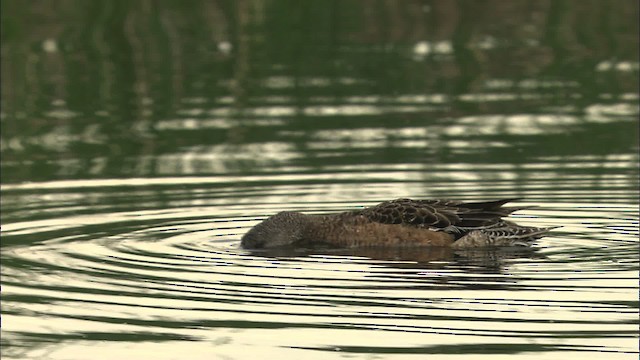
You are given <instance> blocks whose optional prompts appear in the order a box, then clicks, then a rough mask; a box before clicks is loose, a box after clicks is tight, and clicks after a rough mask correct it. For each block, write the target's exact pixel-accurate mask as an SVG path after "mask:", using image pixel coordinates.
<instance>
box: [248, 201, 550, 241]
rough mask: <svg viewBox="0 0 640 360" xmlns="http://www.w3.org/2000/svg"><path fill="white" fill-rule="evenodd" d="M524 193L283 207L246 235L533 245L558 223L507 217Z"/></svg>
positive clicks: (281, 238)
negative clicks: (342, 207) (307, 209)
mask: <svg viewBox="0 0 640 360" xmlns="http://www.w3.org/2000/svg"><path fill="white" fill-rule="evenodd" d="M517 200H521V199H519V198H513V199H501V200H493V201H478V202H467V201H459V200H444V199H431V200H412V199H408V198H400V199H395V200H390V201H384V202H382V203H380V204H377V205H375V206H371V207H367V208H363V209H359V210H351V211H344V212H339V213H329V214H304V213H301V212H297V211H282V212H279V213H277V214H275V215H273V216H270V217H268V218H267V219H266V220H264V221H262V222H260V223H259V224H257V225H256V226H254V227H253V228H251V229H250V230H249V231H248V232H247V233H245V234H244V236H242V239H241V242H240V245H241V247H242V248H244V249H270V248H281V247H289V248H327V247H328V248H363V247H449V248H452V249H477V248H499V247H530V246H531V245H532V244H533V243H534V241H535V240H537V239H540V238H542V237H543V236H545V235H547V234H548V232H549V231H551V230H553V229H555V228H557V226H556V227H533V226H522V225H518V224H516V223H515V222H513V221H510V220H506V219H504V217H507V216H508V215H510V214H511V213H513V212H515V211H517V210H522V209H526V208H529V207H506V206H504V205H505V204H507V203H509V202H513V201H517Z"/></svg>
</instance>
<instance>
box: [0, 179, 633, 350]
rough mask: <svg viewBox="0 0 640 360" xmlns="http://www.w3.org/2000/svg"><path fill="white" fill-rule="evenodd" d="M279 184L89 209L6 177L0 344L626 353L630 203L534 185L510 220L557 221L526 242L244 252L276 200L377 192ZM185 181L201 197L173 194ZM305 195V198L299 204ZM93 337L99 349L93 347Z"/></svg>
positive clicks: (279, 206)
mask: <svg viewBox="0 0 640 360" xmlns="http://www.w3.org/2000/svg"><path fill="white" fill-rule="evenodd" d="M450 185H451V184H450ZM453 185H455V184H453ZM345 187H346V188H348V187H349V186H348V185H345ZM381 188H383V189H384V188H385V187H381ZM5 190H6V188H5ZM287 190H289V192H290V191H291V190H293V192H294V193H299V194H300V197H299V199H300V202H299V203H289V204H287V205H283V203H284V202H283V199H284V197H285V196H286V195H284V193H286V192H287V191H283V189H278V188H274V189H273V193H272V194H271V195H264V194H263V196H254V197H253V198H252V205H251V206H250V207H249V206H247V205H245V203H246V200H237V201H235V203H234V201H229V203H226V204H223V203H218V201H219V200H218V199H220V198H219V197H218V194H219V191H220V190H219V189H218V190H204V189H203V188H196V189H189V190H188V191H189V192H190V194H187V193H185V192H181V191H180V190H177V189H174V190H173V192H167V193H169V195H167V197H166V199H165V200H166V203H165V204H163V205H162V206H158V205H157V204H154V203H153V201H155V200H153V199H155V197H152V196H150V195H149V193H147V192H145V191H142V190H139V189H137V188H134V189H132V190H131V191H130V192H129V194H128V196H129V197H130V198H131V201H132V202H135V201H138V202H139V208H140V210H128V211H123V210H122V209H118V208H117V206H115V205H109V202H108V201H104V200H100V202H102V203H104V204H105V205H104V206H98V207H94V208H93V211H89V209H88V208H85V207H83V205H82V204H83V203H81V202H80V200H81V199H82V200H83V201H86V197H83V196H76V195H77V194H82V193H83V192H84V190H83V189H78V188H66V189H61V190H60V189H59V190H57V191H60V193H59V195H58V196H56V195H55V193H53V194H51V191H52V189H48V190H46V191H47V192H49V193H48V194H44V190H36V189H35V188H27V189H25V188H16V189H9V191H7V192H6V193H5V195H6V196H5V198H7V199H8V200H9V203H8V205H7V204H5V206H6V209H9V210H11V203H12V201H13V202H14V203H18V202H19V201H18V200H19V199H20V198H22V199H24V198H25V197H29V198H30V201H31V204H32V210H31V211H32V214H33V213H34V212H35V216H33V217H32V218H30V219H25V220H22V221H20V217H21V215H20V214H19V213H16V212H12V213H11V215H13V216H14V218H11V219H13V221H12V222H9V223H7V224H5V225H4V226H3V229H2V231H3V252H2V312H3V329H7V328H8V329H10V330H3V336H2V343H3V346H8V349H9V350H7V351H6V352H5V353H4V354H6V356H10V357H14V358H22V359H36V358H42V357H43V356H44V357H46V358H50V359H71V358H74V359H75V358H77V359H80V358H83V355H82V354H86V352H87V351H92V352H93V354H95V355H94V356H92V358H104V359H107V358H113V357H114V356H117V354H118V351H122V352H123V354H124V353H125V352H126V354H128V356H131V354H135V353H136V351H138V350H139V351H141V352H144V353H148V352H149V351H150V349H153V350H152V351H155V352H157V353H158V354H160V355H159V358H176V356H177V354H181V353H185V352H189V353H192V354H194V355H193V356H192V358H205V357H207V356H210V355H218V356H228V357H230V358H234V356H236V355H238V351H243V350H238V349H246V351H247V352H246V354H245V355H248V354H254V355H255V354H261V355H263V356H267V357H269V356H279V357H283V356H304V357H305V358H318V359H320V358H326V357H327V356H331V354H343V355H348V354H351V355H353V356H359V355H364V354H368V353H376V354H387V355H388V356H398V357H403V356H405V355H406V356H411V355H412V354H460V353H465V354H467V356H474V355H475V356H478V357H481V356H483V354H484V355H486V354H491V356H492V357H495V356H499V355H505V356H506V355H509V354H515V353H518V354H520V355H521V356H524V357H526V356H530V357H531V358H536V359H539V358H555V357H556V356H557V354H558V351H562V352H567V353H582V352H584V353H589V354H590V355H589V356H590V357H591V356H592V355H593V354H601V355H602V356H603V358H607V359H612V358H621V359H622V358H629V356H635V355H634V354H637V335H638V333H637V326H638V321H637V312H638V300H637V293H638V285H637V281H636V280H637V278H638V262H637V260H638V240H637V239H638V231H637V226H638V220H637V207H636V206H635V205H634V204H633V203H629V204H625V203H623V202H622V201H618V202H615V203H604V204H603V203H588V202H572V203H567V202H563V201H556V202H551V201H547V202H546V203H545V202H544V200H542V199H536V197H537V196H536V194H535V191H530V193H529V194H528V198H532V200H531V203H527V202H523V203H522V204H523V205H529V204H533V203H536V204H538V205H540V207H539V208H535V209H530V210H526V211H522V212H521V213H519V214H517V215H515V216H516V217H517V218H518V219H517V220H518V221H519V222H521V223H525V224H536V225H539V226H551V225H563V228H561V229H559V230H558V231H556V232H554V234H553V236H550V237H547V238H544V239H542V240H540V241H539V244H538V246H539V249H538V251H536V252H534V253H526V254H508V253H481V254H479V253H453V252H451V251H447V250H433V251H425V252H421V253H415V252H409V251H402V250H384V251H383V250H370V249H369V250H360V251H355V250H352V251H326V252H324V253H304V252H289V253H273V252H271V253H268V252H250V251H247V250H244V249H241V248H239V241H238V240H239V238H240V236H241V235H242V234H243V233H244V232H246V231H247V230H248V229H249V228H250V227H251V226H253V225H255V224H256V223H257V222H258V221H260V219H262V218H264V217H265V216H267V215H269V214H272V213H274V212H277V211H279V210H284V209H291V208H296V209H301V210H310V211H313V210H319V211H330V210H340V209H352V208H355V207H357V206H362V205H370V204H371V203H375V201H371V202H368V203H364V204H363V203H358V202H357V201H355V200H353V199H351V200H344V201H335V202H331V203H326V202H325V203H323V202H318V201H317V198H315V197H314V195H312V194H315V192H316V190H317V188H316V187H315V186H309V185H306V186H304V187H300V188H287ZM183 191H187V190H183ZM194 192H195V193H199V194H200V200H198V201H199V202H200V203H199V204H194V203H191V204H189V206H184V205H185V204H184V203H183V202H184V199H186V198H189V197H190V196H193V193H194ZM62 194H64V195H62ZM305 194H307V195H305ZM92 196H93V199H92V200H91V201H96V199H104V198H108V197H109V194H108V192H105V193H100V192H97V191H96V192H94V193H93V195H92ZM119 196H125V195H122V194H121V195H119ZM242 196H243V199H244V197H246V196H247V195H246V192H245V194H243V195H242ZM305 196H306V197H308V198H309V199H311V198H314V199H316V200H315V201H313V202H312V201H310V202H306V203H305V200H306V198H305ZM380 196H381V197H383V196H386V195H385V194H381V195H380ZM469 196H470V197H472V196H473V194H469ZM544 196H545V197H548V194H545V195H544ZM561 196H562V194H561V191H560V195H558V194H556V197H560V198H561ZM540 197H541V198H542V195H541V196H540ZM38 199H40V200H38ZM237 199H239V198H237ZM232 200H233V198H232ZM38 201H40V202H41V204H44V203H45V202H46V204H47V206H44V205H41V206H40V207H39V205H38ZM74 202H75V204H74ZM38 208H41V209H42V210H37V209H38ZM96 209H98V211H96ZM38 211H42V212H43V213H46V214H47V216H44V214H43V216H38V214H37V212H38ZM114 339H118V341H116V343H114ZM100 348H103V349H105V352H104V354H101V353H100V352H99V351H98V352H97V353H96V350H99V349H100ZM125 349H126V351H125ZM142 349H144V350H142ZM163 354H164V355H163ZM241 357H242V356H241Z"/></svg>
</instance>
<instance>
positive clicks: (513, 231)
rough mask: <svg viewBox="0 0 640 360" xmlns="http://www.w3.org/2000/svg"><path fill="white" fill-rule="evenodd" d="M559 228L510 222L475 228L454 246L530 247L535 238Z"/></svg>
mask: <svg viewBox="0 0 640 360" xmlns="http://www.w3.org/2000/svg"><path fill="white" fill-rule="evenodd" d="M557 228H559V226H551V227H543V228H539V227H529V226H518V225H515V224H514V225H511V224H509V225H508V226H505V227H490V228H485V229H480V230H473V231H471V232H469V233H468V234H466V235H465V236H463V237H461V238H460V239H458V240H456V241H455V242H454V243H453V245H452V247H453V248H456V249H465V248H481V247H501V246H525V247H529V246H531V244H532V243H533V241H534V240H537V239H539V238H541V237H543V236H545V235H546V234H547V233H548V232H549V231H551V230H553V229H557Z"/></svg>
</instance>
